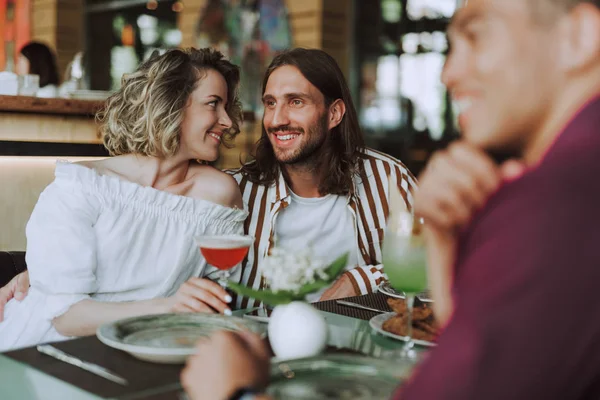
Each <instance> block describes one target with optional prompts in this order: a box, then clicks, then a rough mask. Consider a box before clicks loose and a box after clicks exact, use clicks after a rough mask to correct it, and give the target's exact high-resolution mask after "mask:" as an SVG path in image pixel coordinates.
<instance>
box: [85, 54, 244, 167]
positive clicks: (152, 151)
mask: <svg viewBox="0 0 600 400" xmlns="http://www.w3.org/2000/svg"><path fill="white" fill-rule="evenodd" d="M209 69H213V70H216V71H217V72H219V73H220V74H221V75H223V77H224V78H225V82H227V99H228V102H227V108H226V111H227V114H228V115H229V118H230V119H231V122H232V127H231V128H230V129H229V131H228V132H226V133H225V134H224V135H223V144H224V145H225V146H226V147H231V142H232V141H233V138H234V137H235V136H236V135H237V134H238V133H239V132H240V123H241V120H242V109H241V104H240V101H239V97H238V85H239V82H240V71H239V67H238V66H236V65H234V64H232V63H230V62H229V61H227V60H226V59H225V57H224V56H223V54H221V53H220V52H218V51H217V50H213V49H200V50H198V49H194V48H189V49H173V50H168V51H167V52H166V53H165V54H163V55H160V56H158V55H157V56H153V57H151V58H150V59H149V60H147V61H146V62H144V63H142V64H141V65H140V67H139V68H138V69H137V70H136V71H135V72H133V73H131V74H125V75H123V78H122V80H121V89H120V90H119V91H118V92H116V93H114V94H113V95H112V96H110V97H109V98H108V99H107V101H106V104H105V105H104V108H103V109H102V110H100V111H99V112H98V114H97V115H96V119H97V121H98V122H99V124H100V132H101V134H102V136H103V138H104V146H105V147H106V149H107V150H108V151H109V153H110V154H111V155H113V156H117V155H121V154H141V155H145V156H153V157H169V156H172V155H174V154H175V153H176V152H177V150H178V149H179V143H180V136H181V123H182V121H183V113H184V110H185V108H186V107H187V105H188V99H189V97H190V94H191V93H192V92H193V91H194V89H195V88H196V86H197V84H198V81H199V80H200V79H203V78H204V77H205V76H206V71H207V70H209Z"/></svg>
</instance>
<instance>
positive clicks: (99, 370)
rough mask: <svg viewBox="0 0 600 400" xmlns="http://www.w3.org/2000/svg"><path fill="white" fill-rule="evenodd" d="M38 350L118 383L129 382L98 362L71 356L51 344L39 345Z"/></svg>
mask: <svg viewBox="0 0 600 400" xmlns="http://www.w3.org/2000/svg"><path fill="white" fill-rule="evenodd" d="M37 351H39V352H40V353H43V354H46V355H48V356H50V357H54V358H56V359H57V360H60V361H63V362H66V363H67V364H71V365H74V366H76V367H79V368H81V369H83V370H86V371H88V372H91V373H92V374H96V375H98V376H101V377H102V378H104V379H108V380H109V381H112V382H115V383H118V384H121V385H124V386H126V385H127V384H128V383H127V380H126V379H124V378H122V377H120V376H119V375H117V374H115V373H114V372H111V371H109V370H108V369H106V368H104V367H101V366H100V365H98V364H94V363H91V362H87V361H83V360H80V359H79V358H77V357H74V356H71V355H69V354H67V353H65V352H64V351H62V350H59V349H57V348H56V347H54V346H50V345H49V344H43V345H38V346H37Z"/></svg>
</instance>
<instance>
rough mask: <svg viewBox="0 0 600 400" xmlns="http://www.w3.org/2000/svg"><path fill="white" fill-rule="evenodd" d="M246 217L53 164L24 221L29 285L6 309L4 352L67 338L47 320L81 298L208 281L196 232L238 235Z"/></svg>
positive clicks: (151, 292) (145, 294)
mask: <svg viewBox="0 0 600 400" xmlns="http://www.w3.org/2000/svg"><path fill="white" fill-rule="evenodd" d="M246 216H247V212H246V211H243V210H238V209H233V208H228V207H223V206H221V205H218V204H215V203H212V202H209V201H203V200H196V199H192V198H189V197H184V196H178V195H174V194H171V193H167V192H163V191H159V190H156V189H153V188H150V187H143V186H140V185H138V184H135V183H132V182H128V181H124V180H121V179H118V178H116V177H112V176H104V175H99V174H98V173H97V172H96V171H94V170H92V169H89V168H87V167H84V166H81V165H78V164H71V163H68V162H62V161H59V162H58V163H57V165H56V171H55V180H54V181H53V182H52V183H51V184H50V185H49V186H48V187H47V188H46V189H45V190H44V191H43V192H42V194H41V195H40V198H39V200H38V202H37V204H36V206H35V209H34V210H33V213H32V215H31V218H30V220H29V222H28V224H27V230H26V234H27V254H26V260H27V266H28V269H29V277H30V281H31V288H30V290H29V294H28V295H27V297H26V298H25V299H24V300H23V301H22V302H19V301H16V300H14V299H13V300H11V301H10V302H9V303H8V304H7V306H6V308H5V311H4V313H5V319H4V321H3V322H0V351H5V350H8V349H14V348H19V347H25V346H32V345H35V344H37V343H41V342H49V341H58V340H64V339H67V338H66V337H64V336H62V335H60V334H59V333H58V332H57V331H56V330H55V329H54V327H53V325H52V319H54V318H55V317H57V316H60V315H61V314H63V313H64V312H66V311H67V310H68V309H69V307H71V306H72V305H73V304H75V303H77V302H79V301H81V300H84V299H88V298H90V299H93V300H98V301H110V302H124V301H135V300H147V299H152V298H158V297H164V296H170V295H172V294H174V293H175V292H176V291H177V289H178V288H179V286H180V285H181V284H183V283H184V282H185V281H186V280H188V279H189V278H191V277H208V278H210V277H211V276H212V274H213V273H214V272H216V269H215V268H213V267H210V266H207V265H206V262H205V260H204V258H203V257H202V256H201V254H200V251H199V249H198V248H197V247H196V245H195V243H194V236H195V235H202V234H211V235H213V234H215V235H216V234H232V233H242V232H243V222H244V220H245V219H246ZM232 275H233V276H232V278H233V279H235V278H237V276H236V275H238V276H239V267H237V268H236V270H234V271H232Z"/></svg>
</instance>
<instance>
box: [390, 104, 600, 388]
mask: <svg viewBox="0 0 600 400" xmlns="http://www.w3.org/2000/svg"><path fill="white" fill-rule="evenodd" d="M458 254H459V255H458V259H457V264H456V276H455V282H454V293H455V312H454V315H453V316H452V319H451V321H450V322H449V324H448V326H447V327H446V329H445V330H444V332H443V333H442V334H441V336H440V337H439V345H438V346H437V348H435V350H433V351H432V352H431V353H430V354H429V355H428V356H427V359H426V360H425V361H424V362H423V363H422V364H421V365H420V366H419V369H418V370H417V371H416V373H415V375H414V376H413V377H412V379H411V380H410V382H408V383H407V384H406V385H405V386H404V387H402V388H401V389H400V391H399V392H398V398H402V399H404V400H413V399H414V400H417V399H418V400H434V399H435V400H442V399H443V400H446V399H448V400H449V399H461V400H462V399H465V400H467V399H473V400H475V399H477V400H495V399H498V400H500V399H501V400H538V399H540V400H542V399H543V400H550V399H560V400H567V399H576V400H588V399H589V400H598V399H600V98H597V99H595V100H593V101H592V102H590V103H588V104H587V105H586V107H584V108H583V110H582V111H580V112H579V113H578V115H577V116H576V117H575V118H574V119H573V120H572V121H571V123H570V124H569V125H568V126H567V128H566V129H565V130H564V131H563V133H562V134H561V135H560V136H559V137H558V138H557V140H556V141H555V143H554V144H553V146H552V147H551V149H550V150H549V151H548V153H547V154H546V156H545V157H544V159H543V160H542V162H541V163H540V164H539V165H538V166H537V167H536V168H534V169H532V170H530V171H529V172H527V173H526V174H525V175H524V176H523V177H521V178H520V179H518V180H516V181H513V182H511V183H509V184H506V185H504V186H503V187H502V188H501V189H500V190H499V191H498V192H497V193H496V194H495V195H494V196H493V197H492V198H491V199H490V200H489V202H488V203H487V204H486V206H485V207H484V209H483V210H482V212H481V213H479V214H478V215H477V216H476V217H475V218H474V220H473V222H472V224H471V225H470V226H469V229H468V230H467V231H466V233H465V235H464V236H463V237H462V238H461V241H460V244H459V252H458Z"/></svg>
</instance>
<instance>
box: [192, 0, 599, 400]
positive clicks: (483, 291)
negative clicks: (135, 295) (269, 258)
mask: <svg viewBox="0 0 600 400" xmlns="http://www.w3.org/2000/svg"><path fill="white" fill-rule="evenodd" d="M449 39H450V43H451V45H452V46H451V52H450V54H449V56H448V59H447V62H446V65H445V68H444V72H443V81H444V83H445V84H446V86H447V87H448V89H449V90H450V92H451V93H452V96H453V99H454V101H456V102H458V103H459V106H460V110H461V114H460V118H459V119H460V125H461V128H462V132H463V139H462V140H461V141H459V142H458V143H456V144H454V145H453V146H451V147H450V148H449V149H448V150H447V151H444V152H441V153H440V154H437V155H436V156H434V158H433V159H432V160H431V162H430V164H429V165H428V167H427V168H426V170H425V171H424V173H423V175H422V177H421V180H420V186H419V190H418V191H417V193H416V196H415V209H416V212H417V213H418V214H420V215H422V216H424V218H425V220H426V222H427V223H426V227H427V228H426V230H427V232H426V234H427V239H428V248H429V253H430V254H429V262H428V267H429V279H430V285H431V289H432V293H433V297H434V300H435V302H434V307H435V310H436V313H437V315H438V318H439V319H440V322H441V323H442V324H443V325H445V327H444V328H443V331H442V333H441V335H440V337H439V340H438V345H437V347H435V348H434V349H433V350H431V351H430V353H429V354H427V355H426V357H425V359H424V361H423V362H422V364H420V365H419V366H417V367H416V370H415V372H414V374H413V376H412V377H411V378H410V379H409V380H408V381H407V382H406V383H405V384H404V385H403V386H402V387H401V388H400V389H399V391H398V393H396V395H395V396H394V398H395V399H404V400H412V399H415V400H416V399H419V400H444V399H448V400H450V399H461V400H469V399H472V400H476V399H486V400H496V399H497V400H504V399H511V400H530V399H561V400H567V399H569V400H597V399H599V398H600V351H599V348H600V320H599V319H598V318H597V317H596V316H597V315H599V314H600V301H599V300H598V282H599V281H600V268H599V267H598V266H599V265H600V252H599V251H598V243H599V242H600V225H599V224H598V221H599V220H600V210H599V208H598V204H599V203H600V185H598V184H597V177H598V176H599V175H600V132H599V129H600V128H599V127H600V1H599V0H469V2H468V3H467V5H466V6H464V7H463V8H462V9H461V10H460V11H459V12H458V13H457V14H456V16H455V17H454V19H453V22H452V24H451V27H450V29H449ZM505 159H508V161H500V160H505ZM265 351H266V350H265V344H264V343H263V342H260V341H258V340H256V337H254V338H251V339H250V338H248V337H246V336H240V335H235V334H232V333H220V334H218V335H216V336H215V337H214V338H213V339H211V340H210V341H204V342H203V343H200V344H199V345H198V352H197V355H196V356H193V357H191V358H190V360H189V361H188V366H187V367H186V369H185V370H184V372H183V374H182V382H183V385H184V387H185V388H186V390H187V391H188V393H189V394H190V396H191V398H192V399H196V398H203V399H204V398H206V399H209V398H211V399H218V398H223V399H227V398H241V396H242V395H244V394H246V395H247V397H245V398H248V399H252V398H255V399H263V398H266V397H267V396H265V395H264V392H263V390H264V388H265V387H266V385H267V381H268V368H266V367H265V363H264V358H265V356H264V354H265ZM238 366H243V369H242V368H238ZM201 390H206V391H207V392H201ZM236 396H237V397H236Z"/></svg>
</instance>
